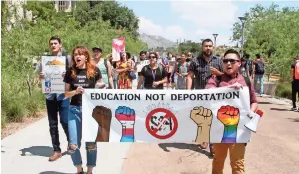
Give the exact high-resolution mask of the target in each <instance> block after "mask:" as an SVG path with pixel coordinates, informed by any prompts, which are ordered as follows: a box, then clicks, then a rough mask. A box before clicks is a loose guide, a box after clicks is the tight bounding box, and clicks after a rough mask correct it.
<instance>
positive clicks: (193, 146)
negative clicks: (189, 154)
mask: <svg viewBox="0 0 299 174" xmlns="http://www.w3.org/2000/svg"><path fill="white" fill-rule="evenodd" d="M159 147H160V148H161V149H163V150H164V151H165V152H170V151H169V150H168V149H167V148H169V147H173V148H177V149H189V150H193V151H195V152H199V153H201V154H204V155H206V156H207V157H209V158H210V159H213V157H212V156H211V155H210V153H209V152H207V151H205V150H202V149H200V148H199V147H198V145H196V144H187V143H159Z"/></svg>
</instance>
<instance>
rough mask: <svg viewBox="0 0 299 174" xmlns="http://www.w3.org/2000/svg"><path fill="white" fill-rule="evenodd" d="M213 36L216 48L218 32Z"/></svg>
mask: <svg viewBox="0 0 299 174" xmlns="http://www.w3.org/2000/svg"><path fill="white" fill-rule="evenodd" d="M213 36H214V43H215V48H216V38H217V36H218V34H213Z"/></svg>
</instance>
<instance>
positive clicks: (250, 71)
mask: <svg viewBox="0 0 299 174" xmlns="http://www.w3.org/2000/svg"><path fill="white" fill-rule="evenodd" d="M246 64H247V67H248V70H249V74H250V75H251V74H252V61H251V60H247V61H246Z"/></svg>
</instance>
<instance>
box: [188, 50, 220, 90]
mask: <svg viewBox="0 0 299 174" xmlns="http://www.w3.org/2000/svg"><path fill="white" fill-rule="evenodd" d="M210 66H212V67H214V68H216V69H218V70H219V71H220V72H223V67H222V61H221V58H220V57H216V56H211V58H210V60H209V61H208V62H207V61H206V60H205V59H204V57H203V56H202V55H200V56H198V57H196V58H193V60H192V61H191V62H190V66H189V72H193V73H194V75H195V79H194V80H195V85H194V88H195V89H205V86H206V84H207V82H208V80H209V78H211V77H212V74H211V71H210Z"/></svg>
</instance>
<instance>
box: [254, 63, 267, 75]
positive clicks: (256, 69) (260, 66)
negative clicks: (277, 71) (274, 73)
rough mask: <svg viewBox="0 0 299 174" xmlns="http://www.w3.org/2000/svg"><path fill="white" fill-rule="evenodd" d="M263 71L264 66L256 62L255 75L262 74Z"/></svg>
mask: <svg viewBox="0 0 299 174" xmlns="http://www.w3.org/2000/svg"><path fill="white" fill-rule="evenodd" d="M264 72H265V70H264V64H263V63H262V62H260V61H257V62H256V63H255V73H256V74H264Z"/></svg>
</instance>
